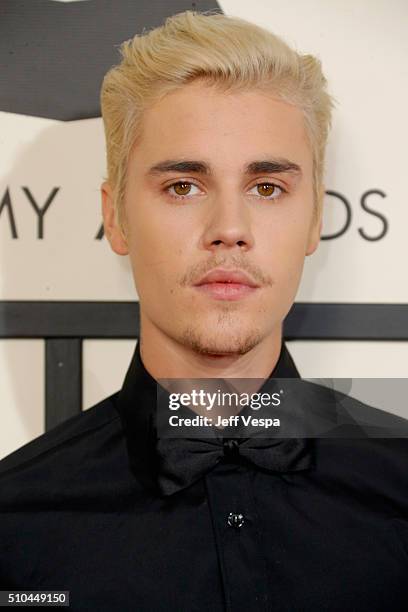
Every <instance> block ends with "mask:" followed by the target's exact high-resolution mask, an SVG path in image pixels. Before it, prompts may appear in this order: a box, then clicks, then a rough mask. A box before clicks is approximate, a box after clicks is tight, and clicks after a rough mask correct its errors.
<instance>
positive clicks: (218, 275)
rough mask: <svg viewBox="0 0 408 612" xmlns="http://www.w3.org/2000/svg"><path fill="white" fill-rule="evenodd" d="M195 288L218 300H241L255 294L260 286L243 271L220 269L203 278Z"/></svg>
mask: <svg viewBox="0 0 408 612" xmlns="http://www.w3.org/2000/svg"><path fill="white" fill-rule="evenodd" d="M194 287H195V288H196V289H198V290H199V291H201V292H203V293H205V294H207V295H208V296H209V297H212V298H214V299H216V300H239V299H241V298H243V297H245V296H248V295H250V294H251V293H254V292H255V291H256V290H257V289H258V288H259V285H258V284H257V283H256V282H255V281H254V280H253V279H252V278H251V277H250V276H248V275H247V274H246V273H245V272H242V271H241V270H225V269H221V268H218V269H216V270H212V271H211V272H209V273H208V274H206V275H205V276H203V277H202V278H201V279H200V280H199V281H198V283H196V284H195V285H194Z"/></svg>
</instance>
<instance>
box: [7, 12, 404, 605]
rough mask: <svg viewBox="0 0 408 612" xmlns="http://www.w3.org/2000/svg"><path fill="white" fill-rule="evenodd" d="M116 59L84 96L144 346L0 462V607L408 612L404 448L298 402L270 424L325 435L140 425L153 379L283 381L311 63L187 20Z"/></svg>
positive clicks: (311, 123)
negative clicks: (294, 411)
mask: <svg viewBox="0 0 408 612" xmlns="http://www.w3.org/2000/svg"><path fill="white" fill-rule="evenodd" d="M122 56H123V57H122V61H121V63H120V64H119V65H118V66H117V67H114V68H113V69H112V70H111V71H110V72H109V73H108V74H107V76H106V77H105V80H104V83H103V87H102V112H103V119H104V124H105V131H106V142H107V159H108V177H107V180H106V181H105V182H104V183H103V185H102V204H103V218H104V228H105V234H106V236H107V239H108V240H109V242H110V245H111V247H112V249H113V251H114V252H115V253H117V254H119V255H123V256H127V255H128V256H129V257H130V260H131V264H132V269H133V275H134V280H135V285H136V287H137V291H138V294H139V299H140V321H141V336H140V342H139V343H138V344H137V345H136V348H135V352H134V355H133V358H132V361H131V364H130V367H129V369H128V372H127V374H126V378H125V381H124V385H123V387H122V389H121V390H120V391H119V392H117V393H114V394H113V395H111V396H110V397H108V398H106V399H105V400H103V401H102V402H100V403H99V404H97V405H96V406H94V407H92V408H91V409H89V410H87V411H85V412H84V413H83V414H81V415H80V416H78V417H74V418H72V419H69V420H68V421H67V422H65V423H64V424H62V425H60V426H58V427H56V428H55V429H53V430H51V431H50V432H47V433H46V434H44V435H42V436H40V437H39V438H37V439H36V440H34V441H33V442H31V443H29V444H28V445H26V446H24V447H23V448H21V449H19V450H18V451H16V452H15V453H13V454H12V455H10V456H9V457H7V458H5V459H4V460H3V461H2V462H1V463H0V465H1V476H0V483H1V493H0V496H1V497H0V508H1V512H2V516H1V526H0V547H1V548H0V586H1V588H3V589H36V590H69V591H70V606H71V609H72V610H97V611H98V612H99V611H104V610H113V609H118V610H120V611H127V610H138V611H141V610H149V611H152V610H153V611H156V610H176V611H182V610H183V611H187V610H188V611H192V610H211V611H217V610H233V611H241V610H242V611H244V610H245V611H247V610H257V611H258V610H275V611H283V610H285V611H290V612H293V611H298V610H308V611H309V610H313V611H314V610H330V611H340V610H341V611H343V610H345V609H351V610H358V611H367V612H368V611H370V612H373V611H374V610H377V611H380V610H381V611H385V610H393V611H396V610H406V609H407V606H408V586H407V581H406V576H407V570H408V523H407V513H408V492H407V484H408V482H407V480H408V478H407V470H406V462H407V459H408V442H407V440H406V438H403V437H401V438H398V437H395V435H394V437H393V438H392V439H386V438H381V437H379V436H378V435H376V436H375V437H371V436H370V435H364V432H365V431H366V430H364V431H363V432H362V433H361V435H359V434H358V432H359V431H360V430H359V429H358V425H357V424H356V425H354V421H353V419H352V418H351V419H350V420H346V419H345V420H342V421H340V420H339V418H338V416H339V414H340V413H341V409H340V408H339V409H338V407H336V408H335V411H334V412H333V413H332V412H327V414H326V413H325V412H324V411H323V412H322V410H321V409H320V408H321V405H324V406H329V402H328V398H327V396H326V395H325V396H324V401H323V402H322V404H321V405H320V404H319V405H318V406H317V404H316V403H315V401H314V399H313V398H314V397H316V396H315V395H313V393H314V392H312V394H311V391H310V386H308V385H307V384H306V383H305V384H304V386H301V387H300V389H304V395H302V393H303V391H302V393H301V394H300V396H299V393H297V394H296V392H295V391H293V393H292V398H293V401H292V400H291V401H290V402H289V404H288V406H289V407H290V408H293V407H294V406H295V405H297V406H300V408H301V409H303V408H304V407H305V406H306V404H307V406H308V407H307V410H306V411H305V412H307V415H309V412H308V410H309V407H310V410H313V409H314V410H315V416H316V415H317V417H316V418H318V419H321V420H319V423H320V422H325V420H327V422H330V423H332V424H333V426H334V427H335V429H336V432H337V433H335V435H333V436H330V435H328V436H327V435H326V434H327V429H329V427H327V428H326V426H324V427H323V429H324V432H323V434H324V435H321V436H317V435H313V436H310V437H308V436H306V435H301V434H302V432H301V431H300V432H299V435H298V436H292V437H291V436H283V437H276V436H273V435H269V434H264V435H261V437H257V436H254V437H251V436H249V435H247V436H245V431H244V435H239V436H238V435H237V436H234V435H233V433H232V435H229V434H231V431H232V432H233V421H231V427H229V428H227V429H223V428H221V429H219V430H218V431H217V432H216V434H215V435H213V433H208V434H203V437H200V436H198V437H194V436H193V435H191V436H190V435H185V436H184V437H183V436H179V437H174V438H172V437H171V436H170V437H168V436H166V435H160V431H159V430H158V425H157V423H158V421H157V420H156V418H157V412H156V397H157V396H156V391H157V390H158V389H159V392H162V391H163V390H164V388H165V385H164V383H163V385H160V384H159V386H158V385H157V383H156V381H164V380H165V379H183V380H184V381H185V380H187V379H188V380H194V379H211V380H214V379H220V380H221V379H222V380H224V379H225V380H227V379H235V380H247V381H251V380H252V381H253V379H262V380H265V381H266V383H268V381H269V382H270V383H272V384H274V381H275V380H276V379H278V380H279V379H293V380H295V382H296V380H297V381H299V373H298V371H297V369H296V366H295V364H294V362H293V360H292V358H291V356H290V354H289V352H288V350H287V348H286V346H285V344H284V342H283V339H282V322H283V320H284V318H285V316H286V314H287V313H288V311H289V309H290V307H291V305H292V303H293V301H294V298H295V294H296V291H297V288H298V284H299V281H300V277H301V273H302V268H303V263H304V258H305V256H308V255H311V254H312V253H313V252H314V251H315V249H316V248H317V245H318V242H319V236H320V231H321V212H322V198H323V193H324V187H323V167H324V150H325V144H326V140H327V134H328V130H329V125H330V116H331V108H332V100H331V98H330V96H329V94H328V93H327V91H326V81H325V78H324V76H323V74H322V72H321V68H320V64H319V62H318V61H317V60H316V59H315V58H313V57H311V56H308V55H306V56H304V55H299V54H298V53H296V52H295V51H294V50H292V49H290V48H289V47H288V46H287V45H286V44H285V43H284V42H283V41H281V40H280V39H279V38H277V37H275V36H274V35H273V34H271V33H270V32H267V31H266V30H263V29H261V28H259V27H256V26H255V25H252V24H249V23H247V22H245V21H241V20H239V19H233V18H228V17H225V16H223V15H217V14H214V15H204V14H196V13H192V12H186V13H182V14H179V15H177V16H174V17H173V18H171V19H168V20H167V21H166V22H165V24H164V25H163V26H162V27H160V28H157V29H155V30H152V31H151V32H147V33H144V34H143V35H142V36H136V37H135V38H134V39H132V40H130V41H128V42H127V43H124V45H123V46H122ZM258 388H259V385H258V386H256V389H258ZM262 388H264V387H262ZM295 397H296V398H297V399H296V401H295V399H294V398H295ZM299 398H300V399H299ZM357 404H358V403H355V404H353V405H357ZM360 407H361V406H360ZM327 410H329V408H327ZM244 411H245V410H244ZM195 412H197V411H194V410H189V409H188V408H186V409H185V411H184V414H187V415H188V414H189V415H190V416H192V415H193V414H195ZM332 414H335V418H333V421H331V419H332ZM341 414H342V418H343V417H344V415H345V413H344V412H343V413H341ZM401 421H402V420H401ZM393 423H395V421H393ZM398 425H399V422H397V426H398ZM337 426H338V427H337ZM202 430H203V428H202ZM202 430H201V431H202ZM211 431H212V432H214V429H213V428H212V429H211ZM344 431H346V432H348V434H350V435H349V436H345V435H343V434H342V432H344ZM226 432H227V433H228V435H225V434H226ZM338 432H340V435H339V434H338ZM356 432H357V435H356ZM314 433H315V432H314ZM377 433H378V432H377ZM240 434H242V431H241V432H240ZM394 434H395V432H394ZM329 438H330V439H329Z"/></svg>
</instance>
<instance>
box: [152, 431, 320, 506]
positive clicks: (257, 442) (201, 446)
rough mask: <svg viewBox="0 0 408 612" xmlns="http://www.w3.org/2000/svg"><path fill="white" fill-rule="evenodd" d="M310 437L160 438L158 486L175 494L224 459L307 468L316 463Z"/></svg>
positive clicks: (267, 466) (272, 469) (276, 469)
mask: <svg viewBox="0 0 408 612" xmlns="http://www.w3.org/2000/svg"><path fill="white" fill-rule="evenodd" d="M310 443H311V441H310V440H308V439H307V438H286V439H282V438H260V437H252V438H244V439H242V438H241V439H235V438H227V439H225V438H224V439H222V438H216V437H214V438H178V439H175V438H159V439H158V440H157V444H156V451H157V455H158V486H159V489H160V491H161V493H162V494H164V495H171V494H172V493H175V492H176V491H179V490H180V489H184V488H185V487H188V486H189V485H191V484H193V483H194V482H195V481H197V480H198V479H199V478H200V477H201V476H203V475H204V474H206V473H207V472H208V471H210V470H211V469H213V468H214V467H215V466H216V465H217V464H218V463H219V462H220V461H223V460H226V461H232V462H237V463H241V462H242V461H243V462H248V463H250V464H252V465H256V466H258V467H259V468H262V469H264V470H267V471H270V472H289V471H297V470H304V469H307V468H309V467H310V466H311V464H312V454H311V452H310Z"/></svg>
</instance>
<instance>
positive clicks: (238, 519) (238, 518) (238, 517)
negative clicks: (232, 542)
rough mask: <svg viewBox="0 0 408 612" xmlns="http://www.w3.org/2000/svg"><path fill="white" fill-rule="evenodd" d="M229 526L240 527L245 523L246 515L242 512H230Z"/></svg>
mask: <svg viewBox="0 0 408 612" xmlns="http://www.w3.org/2000/svg"><path fill="white" fill-rule="evenodd" d="M227 523H228V525H229V527H235V529H239V528H240V527H242V525H243V524H244V515H243V514H241V513H236V512H230V513H229V515H228V518H227Z"/></svg>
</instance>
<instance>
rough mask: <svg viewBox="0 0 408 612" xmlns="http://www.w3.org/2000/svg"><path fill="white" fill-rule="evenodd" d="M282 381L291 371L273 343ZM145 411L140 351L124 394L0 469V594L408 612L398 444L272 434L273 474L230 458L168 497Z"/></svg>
mask: <svg viewBox="0 0 408 612" xmlns="http://www.w3.org/2000/svg"><path fill="white" fill-rule="evenodd" d="M279 377H281V378H289V377H293V378H295V377H299V374H298V372H297V369H296V367H295V364H294V363H293V360H292V358H291V356H290V354H289V353H288V351H287V348H286V346H285V344H284V343H283V344H282V349H281V353H280V356H279V360H278V362H277V364H276V366H275V368H274V370H273V372H272V373H271V375H270V378H279ZM155 401H156V381H155V380H154V378H152V377H151V376H150V374H149V373H148V372H147V370H146V369H145V368H144V365H143V363H142V361H141V358H140V351H139V345H138V344H137V345H136V348H135V351H134V355H133V357H132V361H131V363H130V366H129V369H128V372H127V374H126V378H125V381H124V385H123V387H122V389H121V390H120V391H118V392H116V393H114V394H113V395H111V396H109V397H107V398H105V399H104V400H103V401H101V402H99V403H98V404H97V405H95V406H93V407H92V408H90V409H88V410H86V411H84V412H83V413H81V414H80V415H78V416H75V417H73V418H70V419H69V420H67V421H66V422H64V423H63V424H61V425H59V426H57V427H55V428H54V429H52V430H50V431H49V432H46V433H45V434H43V435H41V436H39V437H38V438H36V439H35V440H33V441H32V442H30V443H28V444H26V445H25V446H23V447H21V448H20V449H18V450H17V451H15V452H13V453H12V454H11V455H9V456H8V457H6V458H4V459H3V460H2V461H0V589H2V590H8V589H13V590H65V591H66V590H69V591H70V609H71V610H73V611H79V610H95V611H97V612H104V611H109V612H112V611H115V610H117V611H118V612H127V611H136V612H143V611H148V612H155V611H166V612H169V611H173V610H174V611H177V612H184V611H186V612H187V611H188V612H192V611H194V610H196V611H200V612H201V611H211V612H218V611H225V610H227V611H234V612H235V611H237V612H241V611H242V612H251V611H256V612H264V611H271V612H272V611H274V612H282V611H285V612H298V611H299V612H300V611H302V612H303V611H304V612H306V611H307V612H309V611H313V612H317V611H330V612H344V611H345V610H347V611H355V612H398V611H405V612H406V610H408V439H407V438H397V437H394V438H391V439H385V438H379V437H375V438H370V437H361V438H352V437H351V438H344V437H333V438H316V439H312V438H304V439H303V440H300V439H298V440H297V441H296V440H295V441H293V440H290V439H282V440H280V441H279V443H277V444H276V445H275V447H274V449H273V452H274V453H277V457H278V459H279V461H278V462H277V467H276V469H275V470H272V471H271V470H266V469H264V468H262V467H261V466H259V465H256V464H255V463H251V462H245V461H242V460H241V459H237V460H234V455H233V454H231V455H230V456H229V455H228V453H226V454H225V460H224V459H223V458H222V459H221V460H219V461H217V462H216V463H215V465H213V466H212V467H211V468H210V469H208V471H206V472H205V473H203V474H202V475H201V476H200V477H198V478H197V479H195V480H194V482H191V483H189V484H188V483H187V484H186V483H183V482H181V483H179V486H178V488H177V489H176V490H174V491H173V492H169V491H167V492H164V491H163V487H162V486H160V482H159V474H158V472H159V466H160V465H163V462H164V464H165V463H166V456H163V453H164V454H165V453H166V450H165V449H164V450H163V449H162V450H161V458H160V461H161V462H162V463H160V461H158V447H157V440H156V434H155V429H154V426H153V425H152V411H153V406H154V405H155ZM293 442H295V443H296V444H295V446H293ZM179 443H180V444H182V441H180V442H179ZM296 445H297V446H296ZM176 450H177V449H176ZM293 453H294V455H293V456H292V454H293ZM162 476H163V475H162ZM162 484H163V480H162Z"/></svg>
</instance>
